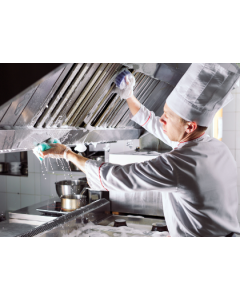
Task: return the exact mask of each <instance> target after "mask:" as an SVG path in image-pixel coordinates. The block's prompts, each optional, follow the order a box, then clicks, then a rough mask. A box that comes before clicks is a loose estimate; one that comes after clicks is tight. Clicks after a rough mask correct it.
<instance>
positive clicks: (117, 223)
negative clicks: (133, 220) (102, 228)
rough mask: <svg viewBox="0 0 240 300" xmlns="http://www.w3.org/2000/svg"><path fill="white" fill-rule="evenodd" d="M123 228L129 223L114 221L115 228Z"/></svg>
mask: <svg viewBox="0 0 240 300" xmlns="http://www.w3.org/2000/svg"><path fill="white" fill-rule="evenodd" d="M121 226H127V222H126V220H124V219H116V220H115V221H114V225H113V227H121Z"/></svg>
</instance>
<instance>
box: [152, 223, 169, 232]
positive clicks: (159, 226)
mask: <svg viewBox="0 0 240 300" xmlns="http://www.w3.org/2000/svg"><path fill="white" fill-rule="evenodd" d="M152 231H159V232H163V231H168V228H167V225H166V223H153V224H152Z"/></svg>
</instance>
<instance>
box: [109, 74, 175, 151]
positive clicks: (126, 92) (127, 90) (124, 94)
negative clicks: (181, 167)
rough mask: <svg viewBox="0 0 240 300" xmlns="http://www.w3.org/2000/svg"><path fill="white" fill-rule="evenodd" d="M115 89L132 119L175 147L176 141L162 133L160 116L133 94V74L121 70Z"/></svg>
mask: <svg viewBox="0 0 240 300" xmlns="http://www.w3.org/2000/svg"><path fill="white" fill-rule="evenodd" d="M115 83H116V86H117V89H116V91H117V92H118V93H119V95H120V97H121V98H122V99H126V100H127V104H128V107H129V110H130V112H131V114H132V116H133V117H132V121H134V122H136V123H137V124H139V125H140V126H142V127H143V128H145V129H146V130H147V131H148V132H150V133H152V134H153V135H154V136H156V137H157V138H158V139H160V140H162V141H163V142H164V143H165V144H167V145H169V146H170V147H172V148H175V147H176V146H177V145H178V143H176V142H172V141H171V140H170V139H169V138H168V136H167V135H166V134H165V133H164V131H163V128H162V124H161V123H160V117H156V116H155V114H154V112H152V111H149V110H148V109H147V108H146V107H144V106H143V105H142V104H141V103H140V102H139V101H138V100H137V98H136V97H135V96H134V95H133V87H134V85H135V78H134V76H133V75H132V74H131V73H130V72H129V71H127V70H124V71H123V72H121V73H120V74H119V75H118V76H117V78H116V81H115Z"/></svg>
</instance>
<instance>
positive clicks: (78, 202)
mask: <svg viewBox="0 0 240 300" xmlns="http://www.w3.org/2000/svg"><path fill="white" fill-rule="evenodd" d="M86 204H87V197H86V196H83V195H67V196H62V197H61V208H62V210H63V211H69V212H70V211H74V210H76V209H78V208H80V207H83V206H85V205H86Z"/></svg>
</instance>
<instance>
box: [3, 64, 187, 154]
mask: <svg viewBox="0 0 240 300" xmlns="http://www.w3.org/2000/svg"><path fill="white" fill-rule="evenodd" d="M149 65H154V67H155V71H154V72H153V69H154V68H153V66H150V67H148V66H149ZM163 65H164V64H142V66H140V64H138V70H135V67H136V66H135V65H134V64H124V65H123V64H120V63H76V64H63V65H61V66H60V67H58V68H57V69H56V70H55V71H54V72H52V73H51V74H49V76H45V77H44V79H43V80H40V81H39V82H37V83H36V84H35V85H32V86H31V87H30V88H29V89H27V90H25V91H24V92H22V93H21V94H20V95H18V96H16V97H14V98H13V99H12V100H9V101H8V102H7V103H5V104H4V105H2V106H1V109H0V150H4V151H6V152H8V151H23V150H30V149H32V148H33V147H34V146H35V144H36V143H40V142H43V141H45V140H47V139H48V138H49V137H56V138H58V139H60V141H61V142H64V143H66V144H69V145H74V144H77V143H79V142H82V141H84V142H85V143H91V142H110V141H117V140H126V139H137V138H139V137H140V135H141V133H142V132H143V130H142V128H140V127H139V126H138V125H137V124H136V123H134V122H132V121H131V120H130V118H129V109H128V106H127V103H126V101H125V100H121V99H120V97H119V96H118V94H116V92H115V84H114V78H115V76H116V74H117V73H118V72H119V71H121V69H122V68H125V67H126V66H128V68H129V70H130V72H132V73H133V74H134V76H135V78H136V85H135V87H134V95H135V96H136V97H137V98H138V99H139V101H140V102H141V103H142V104H144V105H145V106H146V107H147V108H149V109H151V110H153V111H154V112H155V113H159V114H161V113H162V108H163V105H164V103H165V100H166V98H167V97H168V95H169V94H170V93H171V91H172V90H173V88H174V84H169V83H167V81H169V82H170V83H173V82H174V83H176V82H177V80H180V78H181V76H182V75H183V74H184V71H183V70H185V69H186V70H187V67H186V64H184V67H182V68H179V69H175V71H176V72H175V73H174V67H172V66H171V68H170V67H169V66H168V68H167V67H164V66H163ZM179 65H181V64H179ZM188 65H190V64H188ZM169 68H170V69H171V72H167V71H166V70H168V69H169ZM142 70H148V75H146V74H144V73H142ZM149 70H152V72H153V73H154V74H150V73H149ZM156 70H157V71H156ZM161 70H162V71H163V74H162V73H161V72H160V71H161ZM159 74H160V75H161V78H162V79H163V80H161V81H160V80H159V78H157V76H159ZM153 75H154V76H153ZM156 75H157V76H156ZM164 76H165V77H166V80H164V78H165V77H164ZM171 76H172V80H170V79H171Z"/></svg>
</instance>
